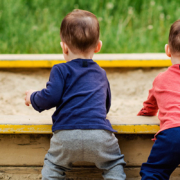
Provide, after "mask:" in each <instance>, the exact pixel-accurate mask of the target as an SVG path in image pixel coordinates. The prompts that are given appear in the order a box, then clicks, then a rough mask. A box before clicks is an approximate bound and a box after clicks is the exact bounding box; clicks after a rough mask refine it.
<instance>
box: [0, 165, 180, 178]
mask: <svg viewBox="0 0 180 180" xmlns="http://www.w3.org/2000/svg"><path fill="white" fill-rule="evenodd" d="M41 169H42V167H0V178H1V179H3V178H4V179H6V178H7V179H8V178H9V179H18V180H31V179H34V178H35V179H41V177H42V176H41ZM124 171H125V173H126V176H127V180H131V179H133V180H140V175H139V172H140V167H125V168H124ZM101 174H102V170H99V169H97V168H95V167H91V168H90V167H87V168H83V167H81V168H73V169H72V170H71V171H68V172H67V173H66V177H67V179H71V180H77V178H78V180H90V179H91V180H97V179H98V180H100V179H103V178H102V175H101ZM179 178H180V168H176V170H175V171H174V172H173V173H172V175H171V177H170V180H175V179H176V180H177V179H179Z"/></svg>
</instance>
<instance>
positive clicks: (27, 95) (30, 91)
mask: <svg viewBox="0 0 180 180" xmlns="http://www.w3.org/2000/svg"><path fill="white" fill-rule="evenodd" d="M33 92H35V91H34V90H27V91H26V92H25V94H26V96H25V98H24V99H25V105H26V106H29V105H30V104H31V100H30V97H31V94H32V93H33Z"/></svg>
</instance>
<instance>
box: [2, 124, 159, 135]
mask: <svg viewBox="0 0 180 180" xmlns="http://www.w3.org/2000/svg"><path fill="white" fill-rule="evenodd" d="M112 127H113V129H115V130H116V131H117V133H118V134H155V133H156V132H157V131H158V130H159V125H143V124H137V125H117V124H116V125H114V124H113V125H112ZM0 134H52V125H46V124H44V125H29V124H22V125H19V124H18V125H16V124H0Z"/></svg>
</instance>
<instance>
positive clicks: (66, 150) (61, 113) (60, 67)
mask: <svg viewBox="0 0 180 180" xmlns="http://www.w3.org/2000/svg"><path fill="white" fill-rule="evenodd" d="M60 37H61V40H62V42H61V43H60V45H61V47H62V50H63V55H64V58H65V60H66V61H67V62H66V63H62V64H57V65H55V66H53V68H52V70H51V73H50V78H49V82H48V83H47V85H46V88H45V89H42V90H41V91H32V90H28V91H26V97H25V104H26V105H27V106H29V104H32V106H33V108H34V109H35V110H37V111H39V112H42V111H44V110H48V109H50V108H52V107H56V110H55V112H54V114H53V115H52V121H53V126H52V131H53V137H52V138H51V143H50V149H49V150H48V153H47V154H46V156H45V159H44V166H43V169H42V179H43V180H51V179H53V180H55V179H65V172H66V171H67V170H70V169H71V168H72V164H73V163H74V162H77V161H86V162H93V163H95V165H96V166H97V167H98V168H99V169H102V170H104V173H103V177H104V179H108V180H111V179H112V180H114V179H116V180H124V179H125V178H126V175H125V173H124V170H123V167H124V165H125V162H124V155H122V154H121V152H120V148H119V145H118V140H117V139H116V137H115V136H114V133H113V132H115V130H113V129H112V127H111V124H110V122H109V120H107V119H106V114H107V113H108V111H109V109H110V105H111V92H110V87H109V82H108V79H107V77H106V72H105V71H104V70H103V69H102V68H100V67H99V65H98V64H97V63H95V62H94V61H93V60H92V57H93V55H94V53H97V52H99V51H100V49H101V46H102V42H101V41H100V40H99V23H98V20H97V18H96V16H95V15H94V14H92V13H90V12H88V11H84V10H74V11H73V12H71V13H69V14H68V15H67V16H66V17H65V18H64V19H63V21H62V23H61V28H60Z"/></svg>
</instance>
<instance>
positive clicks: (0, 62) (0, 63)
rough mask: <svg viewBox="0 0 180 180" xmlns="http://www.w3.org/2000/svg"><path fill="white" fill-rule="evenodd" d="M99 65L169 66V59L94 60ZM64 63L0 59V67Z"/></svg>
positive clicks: (28, 66) (39, 66) (42, 66)
mask: <svg viewBox="0 0 180 180" xmlns="http://www.w3.org/2000/svg"><path fill="white" fill-rule="evenodd" d="M95 62H97V63H98V64H99V66H101V67H104V68H113V67H114V68H115V67H119V68H120V67H122V68H123V67H128V68H133V67H144V68H147V67H169V66H171V65H172V64H171V60H169V59H167V60H159V59H157V60H156V59H153V60H146V59H143V60H131V59H127V60H117V59H114V60H95ZM59 63H65V61H64V60H0V68H51V67H53V65H55V64H59Z"/></svg>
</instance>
